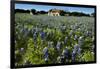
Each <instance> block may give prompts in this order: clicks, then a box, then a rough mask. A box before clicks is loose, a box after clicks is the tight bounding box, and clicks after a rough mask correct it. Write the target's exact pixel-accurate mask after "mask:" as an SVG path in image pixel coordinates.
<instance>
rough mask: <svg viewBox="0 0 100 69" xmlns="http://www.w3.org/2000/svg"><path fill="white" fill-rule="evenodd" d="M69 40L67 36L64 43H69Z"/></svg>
mask: <svg viewBox="0 0 100 69" xmlns="http://www.w3.org/2000/svg"><path fill="white" fill-rule="evenodd" d="M67 40H68V37H67V36H66V37H65V40H64V43H65V44H66V43H67Z"/></svg>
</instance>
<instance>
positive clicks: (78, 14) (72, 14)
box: [15, 9, 95, 17]
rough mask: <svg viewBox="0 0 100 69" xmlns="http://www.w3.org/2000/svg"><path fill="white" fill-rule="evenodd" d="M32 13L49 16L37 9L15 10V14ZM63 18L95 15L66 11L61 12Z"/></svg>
mask: <svg viewBox="0 0 100 69" xmlns="http://www.w3.org/2000/svg"><path fill="white" fill-rule="evenodd" d="M30 12H31V13H32V14H34V15H38V14H47V13H48V12H47V11H44V10H41V11H37V10H36V9H31V10H24V9H15V13H30ZM60 15H61V16H93V17H94V16H95V13H91V14H86V13H83V12H69V11H64V10H61V13H60Z"/></svg>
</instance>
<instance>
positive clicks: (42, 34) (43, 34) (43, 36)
mask: <svg viewBox="0 0 100 69" xmlns="http://www.w3.org/2000/svg"><path fill="white" fill-rule="evenodd" d="M40 36H41V39H42V40H44V38H45V32H41V33H40Z"/></svg>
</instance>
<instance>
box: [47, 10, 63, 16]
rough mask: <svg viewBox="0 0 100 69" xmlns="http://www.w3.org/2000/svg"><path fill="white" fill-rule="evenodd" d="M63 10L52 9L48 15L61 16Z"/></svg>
mask: <svg viewBox="0 0 100 69" xmlns="http://www.w3.org/2000/svg"><path fill="white" fill-rule="evenodd" d="M60 13H61V10H58V9H51V10H49V11H48V16H60Z"/></svg>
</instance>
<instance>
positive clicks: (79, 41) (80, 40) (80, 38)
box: [78, 36, 83, 46]
mask: <svg viewBox="0 0 100 69" xmlns="http://www.w3.org/2000/svg"><path fill="white" fill-rule="evenodd" d="M78 44H79V45H80V46H82V45H83V36H81V37H79V39H78Z"/></svg>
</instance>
